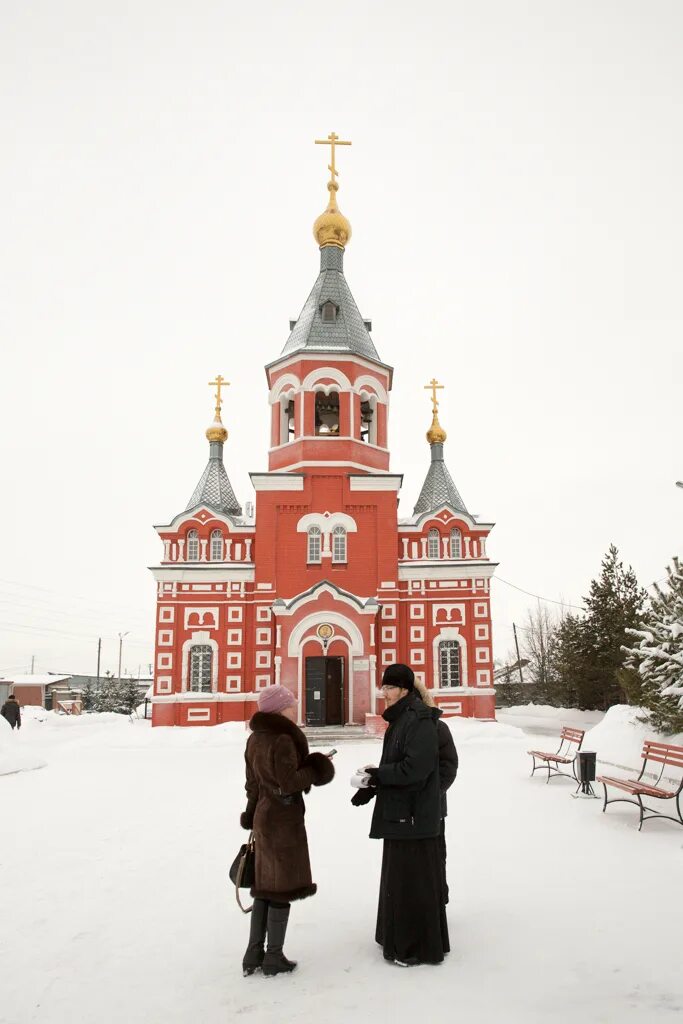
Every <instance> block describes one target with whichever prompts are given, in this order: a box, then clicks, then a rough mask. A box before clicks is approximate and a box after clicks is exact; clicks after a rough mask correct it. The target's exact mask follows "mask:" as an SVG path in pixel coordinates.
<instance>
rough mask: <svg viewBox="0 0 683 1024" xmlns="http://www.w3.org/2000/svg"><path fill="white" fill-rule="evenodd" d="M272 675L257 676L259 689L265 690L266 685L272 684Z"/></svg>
mask: <svg viewBox="0 0 683 1024" xmlns="http://www.w3.org/2000/svg"><path fill="white" fill-rule="evenodd" d="M270 682H271V680H270V676H256V679H255V680H254V683H255V686H256V689H257V690H265V688H266V686H270Z"/></svg>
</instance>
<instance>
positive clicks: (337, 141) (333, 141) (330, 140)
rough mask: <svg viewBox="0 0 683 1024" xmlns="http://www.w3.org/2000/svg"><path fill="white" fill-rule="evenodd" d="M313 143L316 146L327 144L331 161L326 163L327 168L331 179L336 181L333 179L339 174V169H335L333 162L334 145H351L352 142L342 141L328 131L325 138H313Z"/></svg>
mask: <svg viewBox="0 0 683 1024" xmlns="http://www.w3.org/2000/svg"><path fill="white" fill-rule="evenodd" d="M315 144H316V146H329V147H330V160H331V161H332V162H331V163H329V164H328V165H327V169H328V171H329V172H330V174H331V175H332V178H331V180H332V181H333V182H335V183H336V181H335V179H336V178H337V176H338V174H339V171H338V170H337V165H336V164H335V161H334V147H335V146H351V145H353V143H351V142H343V141H342V140H341V139H340V138H339V136H338V135H335V133H334V132H330V134H329V135H328V136H327V138H326V139H316V140H315Z"/></svg>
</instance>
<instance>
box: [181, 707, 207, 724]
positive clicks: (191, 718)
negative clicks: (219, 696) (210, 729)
mask: <svg viewBox="0 0 683 1024" xmlns="http://www.w3.org/2000/svg"><path fill="white" fill-rule="evenodd" d="M187 721H188V722H210V721H211V709H210V708H188V709H187Z"/></svg>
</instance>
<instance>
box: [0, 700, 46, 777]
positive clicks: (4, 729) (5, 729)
mask: <svg viewBox="0 0 683 1024" xmlns="http://www.w3.org/2000/svg"><path fill="white" fill-rule="evenodd" d="M44 767H45V761H43V760H42V758H39V757H36V756H35V755H34V754H32V753H31V752H30V751H24V750H22V749H21V731H20V730H13V729H12V726H11V725H10V724H9V722H8V721H7V719H6V718H3V717H2V715H0V775H14V773H15V772H30V771H33V770H34V769H35V768H44Z"/></svg>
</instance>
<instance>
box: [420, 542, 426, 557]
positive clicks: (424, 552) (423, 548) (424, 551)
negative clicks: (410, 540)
mask: <svg viewBox="0 0 683 1024" xmlns="http://www.w3.org/2000/svg"><path fill="white" fill-rule="evenodd" d="M420 545H421V547H422V554H421V555H420V558H426V557H427V538H426V537H421V538H420Z"/></svg>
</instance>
